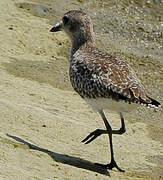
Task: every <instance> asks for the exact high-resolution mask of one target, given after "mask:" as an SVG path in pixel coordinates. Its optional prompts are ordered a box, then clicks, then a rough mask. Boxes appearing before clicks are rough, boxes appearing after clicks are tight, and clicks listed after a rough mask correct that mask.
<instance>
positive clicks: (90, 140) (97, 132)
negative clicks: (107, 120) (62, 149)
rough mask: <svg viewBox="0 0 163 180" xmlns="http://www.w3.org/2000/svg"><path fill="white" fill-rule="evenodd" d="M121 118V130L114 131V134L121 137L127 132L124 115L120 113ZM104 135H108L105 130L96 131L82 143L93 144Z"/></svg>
mask: <svg viewBox="0 0 163 180" xmlns="http://www.w3.org/2000/svg"><path fill="white" fill-rule="evenodd" d="M120 118H121V128H120V129H118V130H112V134H119V135H121V134H123V133H125V132H126V128H125V122H124V118H123V115H122V113H120ZM102 134H108V131H107V130H104V129H96V130H95V131H93V132H91V133H90V134H89V135H88V136H87V137H86V138H84V139H83V140H82V142H84V143H85V144H88V143H90V142H92V141H93V140H95V139H96V138H97V137H98V136H100V135H102Z"/></svg>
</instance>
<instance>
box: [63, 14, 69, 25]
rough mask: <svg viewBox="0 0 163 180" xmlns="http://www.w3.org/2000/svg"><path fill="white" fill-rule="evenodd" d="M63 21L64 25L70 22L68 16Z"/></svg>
mask: <svg viewBox="0 0 163 180" xmlns="http://www.w3.org/2000/svg"><path fill="white" fill-rule="evenodd" d="M62 20H63V23H64V24H67V23H68V22H69V18H68V17H67V16H64V17H63V19H62Z"/></svg>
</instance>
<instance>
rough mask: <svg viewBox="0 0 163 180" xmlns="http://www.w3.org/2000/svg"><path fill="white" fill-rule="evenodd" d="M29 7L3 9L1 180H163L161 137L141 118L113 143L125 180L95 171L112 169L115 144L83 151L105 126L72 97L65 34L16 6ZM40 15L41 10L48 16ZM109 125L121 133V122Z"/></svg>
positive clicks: (101, 141)
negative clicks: (88, 138) (86, 141)
mask: <svg viewBox="0 0 163 180" xmlns="http://www.w3.org/2000/svg"><path fill="white" fill-rule="evenodd" d="M23 2H25V3H27V2H28V1H21V0H1V1H0V25H1V27H0V42H1V43H0V92H1V93H0V106H1V107H0V116H1V120H0V180H16V179H17V180H52V179H56V180H79V179H80V180H97V179H102V180H105V179H111V180H157V179H163V146H162V144H161V141H160V140H159V137H157V130H155V133H153V134H152V135H151V134H150V131H149V126H148V125H147V124H145V123H144V122H141V120H140V119H139V120H138V121H137V119H138V117H136V116H135V114H134V113H135V112H133V116H135V121H134V123H132V122H131V121H129V117H126V124H127V133H126V134H124V135H123V136H114V139H113V142H114V149H115V157H116V160H117V162H118V163H119V165H120V167H122V168H124V169H125V170H126V172H125V173H120V172H117V171H116V170H113V171H105V170H104V169H100V168H97V167H96V166H95V165H94V164H93V163H95V162H101V163H107V162H108V160H109V158H110V152H109V147H108V137H107V136H101V137H99V138H98V139H97V140H96V141H94V142H92V143H91V144H89V145H84V144H82V143H81V140H82V139H83V138H84V137H85V136H86V135H87V134H88V133H89V132H91V131H92V130H95V129H96V128H103V127H104V126H103V123H102V120H101V118H100V117H99V115H97V114H96V113H94V112H93V111H92V110H91V109H90V108H89V107H88V106H87V105H86V104H85V102H84V101H83V100H82V99H81V98H80V97H79V96H78V95H77V94H76V93H75V92H74V91H72V89H71V86H70V83H69V80H68V61H67V58H68V51H69V46H70V45H69V41H68V39H67V37H66V36H65V34H64V33H62V32H61V33H58V34H57V35H56V36H54V35H53V34H51V33H49V29H50V28H51V25H50V24H49V20H47V19H46V18H40V17H38V16H34V15H33V14H31V13H29V12H26V11H25V10H23V9H21V8H20V4H16V3H23ZM57 3H58V2H57ZM23 5H25V4H23ZM26 5H28V6H29V4H26ZM31 7H34V8H36V7H35V6H34V5H33V6H32V5H31ZM41 8H42V6H41V5H40V7H39V6H38V7H37V9H35V10H36V11H38V12H39V13H44V11H41V10H42V9H41ZM29 11H30V8H29ZM58 16H59V15H58ZM67 46H68V47H67ZM148 111H149V110H146V112H148ZM161 115H162V114H161V113H160V116H161ZM154 116H155V114H154V115H153V117H154ZM108 117H109V119H110V121H111V124H112V125H113V127H117V128H118V127H119V125H120V120H119V116H118V115H114V114H108ZM161 128H162V124H160V129H161ZM160 131H161V130H159V129H158V132H159V135H161V136H162V135H163V133H162V132H160ZM152 136H154V137H157V138H152ZM160 138H161V137H160ZM157 139H158V140H157ZM109 173H110V177H109Z"/></svg>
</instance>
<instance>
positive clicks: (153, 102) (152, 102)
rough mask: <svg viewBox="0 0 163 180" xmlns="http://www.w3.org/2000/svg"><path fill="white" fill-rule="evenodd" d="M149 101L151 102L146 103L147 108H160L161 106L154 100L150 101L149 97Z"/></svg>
mask: <svg viewBox="0 0 163 180" xmlns="http://www.w3.org/2000/svg"><path fill="white" fill-rule="evenodd" d="M149 99H150V100H151V102H150V103H148V107H149V108H158V107H160V106H161V104H160V103H159V102H158V101H156V100H155V99H152V98H150V97H149Z"/></svg>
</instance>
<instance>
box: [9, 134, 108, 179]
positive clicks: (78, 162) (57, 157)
mask: <svg viewBox="0 0 163 180" xmlns="http://www.w3.org/2000/svg"><path fill="white" fill-rule="evenodd" d="M6 135H7V136H8V137H10V138H12V139H14V140H15V141H17V142H20V143H23V144H24V145H27V146H28V147H29V148H30V149H32V150H36V151H41V152H44V153H46V154H48V155H49V156H50V157H51V158H52V159H54V161H56V162H60V163H63V164H68V165H71V166H74V167H77V168H82V169H86V170H89V171H93V172H96V173H99V174H103V175H107V176H110V173H109V172H108V171H107V169H104V168H102V167H100V166H98V165H96V164H95V163H92V162H90V161H87V160H84V159H81V158H78V157H74V156H69V155H65V154H59V153H56V152H52V151H49V150H48V149H44V148H41V147H38V146H36V145H34V144H31V143H29V142H27V141H25V140H23V139H21V138H19V137H17V136H13V135H10V134H6Z"/></svg>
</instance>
